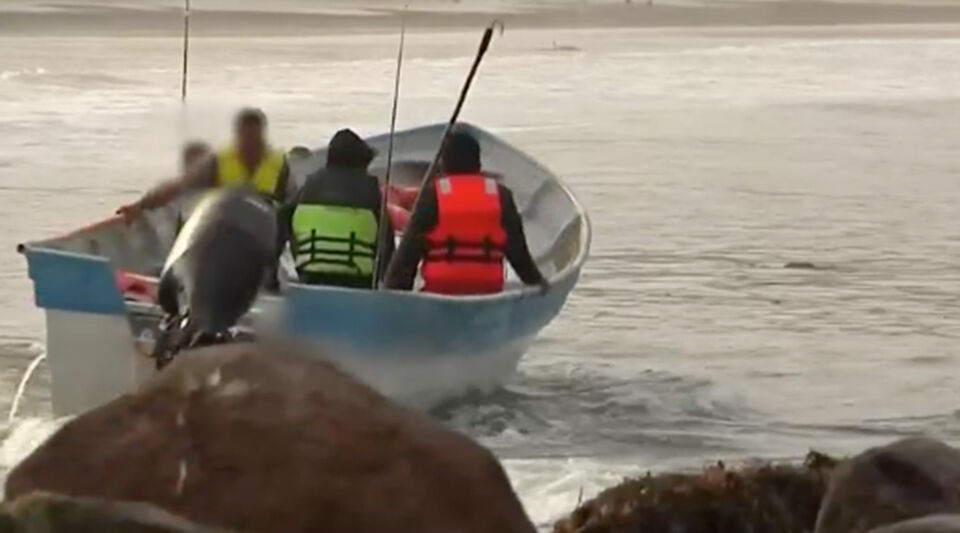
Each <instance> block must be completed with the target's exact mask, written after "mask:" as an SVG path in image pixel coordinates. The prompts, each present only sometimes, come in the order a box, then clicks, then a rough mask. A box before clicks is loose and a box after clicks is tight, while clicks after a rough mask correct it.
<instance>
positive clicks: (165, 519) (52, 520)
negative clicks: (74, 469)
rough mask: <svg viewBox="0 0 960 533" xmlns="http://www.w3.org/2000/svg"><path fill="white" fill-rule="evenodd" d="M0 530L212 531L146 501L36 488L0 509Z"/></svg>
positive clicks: (13, 532)
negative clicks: (69, 494) (63, 493)
mask: <svg viewBox="0 0 960 533" xmlns="http://www.w3.org/2000/svg"><path fill="white" fill-rule="evenodd" d="M0 533H214V530H213V529H208V528H205V527H202V526H199V525H197V524H194V523H192V522H189V521H187V520H184V519H183V518H180V517H178V516H174V515H172V514H170V513H168V512H166V511H163V510H161V509H158V508H157V507H154V506H152V505H150V504H146V503H132V502H108V501H103V500H96V499H92V498H69V497H67V496H60V495H56V494H46V493H40V492H35V493H33V494H29V495H27V496H23V497H21V498H18V499H17V500H16V501H14V502H13V503H7V504H5V505H4V506H3V508H2V509H0Z"/></svg>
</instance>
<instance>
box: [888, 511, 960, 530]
mask: <svg viewBox="0 0 960 533" xmlns="http://www.w3.org/2000/svg"><path fill="white" fill-rule="evenodd" d="M870 533H960V515H956V514H942V515H932V516H925V517H923V518H914V519H913V520H907V521H906V522H898V523H896V524H893V525H891V526H883V527H881V528H877V529H873V530H871V531H870Z"/></svg>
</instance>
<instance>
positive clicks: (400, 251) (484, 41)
mask: <svg viewBox="0 0 960 533" xmlns="http://www.w3.org/2000/svg"><path fill="white" fill-rule="evenodd" d="M497 28H499V29H500V33H501V34H503V23H502V22H500V21H499V20H494V21H493V22H492V23H491V24H490V25H489V26H487V29H486V30H484V32H483V38H481V39H480V47H479V49H478V50H477V56H476V58H474V60H473V65H472V66H471V67H470V73H469V74H467V79H466V81H465V82H464V84H463V88H462V89H460V98H459V99H457V105H456V107H454V108H453V114H452V115H451V116H450V120H449V122H447V126H446V127H445V128H444V130H443V135H441V136H440V144H439V146H438V147H437V153H436V155H434V157H433V161H431V162H430V166H429V167H427V171H426V173H424V175H423V179H422V180H421V181H420V189H419V190H418V191H417V198H416V200H414V202H413V211H412V212H413V213H416V212H417V210H418V209H419V208H420V203H421V201H422V198H423V191H424V190H426V188H427V187H428V186H430V185H431V183H432V182H433V177H434V173H435V171H436V168H437V167H438V166H439V165H440V154H442V153H443V148H444V146H445V145H446V144H447V138H449V137H450V132H451V131H453V127H454V125H455V124H456V123H457V119H459V118H460V111H461V110H462V109H463V104H464V102H466V100H467V94H469V93H470V87H471V85H473V78H474V77H475V76H476V75H477V69H479V68H480V63H481V62H482V61H483V56H485V55H486V53H487V50H488V49H489V48H490V41H491V40H492V39H493V31H494V30H495V29H497ZM410 239H411V236H410V233H409V232H408V231H404V232H403V237H401V238H400V244H399V245H398V246H397V250H396V253H394V255H393V257H392V258H391V259H390V265H389V266H388V267H387V274H386V276H385V278H386V279H391V278H393V277H394V274H395V270H396V269H397V268H398V266H397V257H401V256H403V255H405V253H404V251H405V250H407V249H408V248H409V247H410V246H413V245H414V243H413V242H411V240H410Z"/></svg>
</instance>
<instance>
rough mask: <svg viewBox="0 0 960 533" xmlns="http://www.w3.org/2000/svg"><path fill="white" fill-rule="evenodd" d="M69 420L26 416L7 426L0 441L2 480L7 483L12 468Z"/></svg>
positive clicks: (0, 473)
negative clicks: (0, 441)
mask: <svg viewBox="0 0 960 533" xmlns="http://www.w3.org/2000/svg"><path fill="white" fill-rule="evenodd" d="M68 420H69V418H58V419H49V418H25V419H22V420H17V421H15V422H13V423H12V424H10V425H8V426H6V427H5V428H4V433H5V434H4V437H3V442H2V443H0V475H2V480H0V481H2V482H3V483H5V482H6V478H7V474H8V473H9V472H10V470H12V469H13V468H14V467H15V466H17V465H18V464H19V463H20V461H23V460H24V459H26V458H27V456H28V455H30V454H31V453H33V451H34V450H36V449H37V448H38V447H39V446H40V445H41V444H43V443H44V442H46V440H47V439H48V438H50V436H51V435H53V434H54V432H56V431H57V430H58V429H60V427H61V426H62V425H63V424H64V423H66V422H67V421H68Z"/></svg>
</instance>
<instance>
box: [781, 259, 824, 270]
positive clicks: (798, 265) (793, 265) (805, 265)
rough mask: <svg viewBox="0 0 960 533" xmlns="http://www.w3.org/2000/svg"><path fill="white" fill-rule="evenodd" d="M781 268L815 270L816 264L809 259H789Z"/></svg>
mask: <svg viewBox="0 0 960 533" xmlns="http://www.w3.org/2000/svg"><path fill="white" fill-rule="evenodd" d="M783 268H789V269H795V270H817V268H818V267H817V265H815V264H813V263H811V262H809V261H790V262H789V263H786V264H785V265H783Z"/></svg>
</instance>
